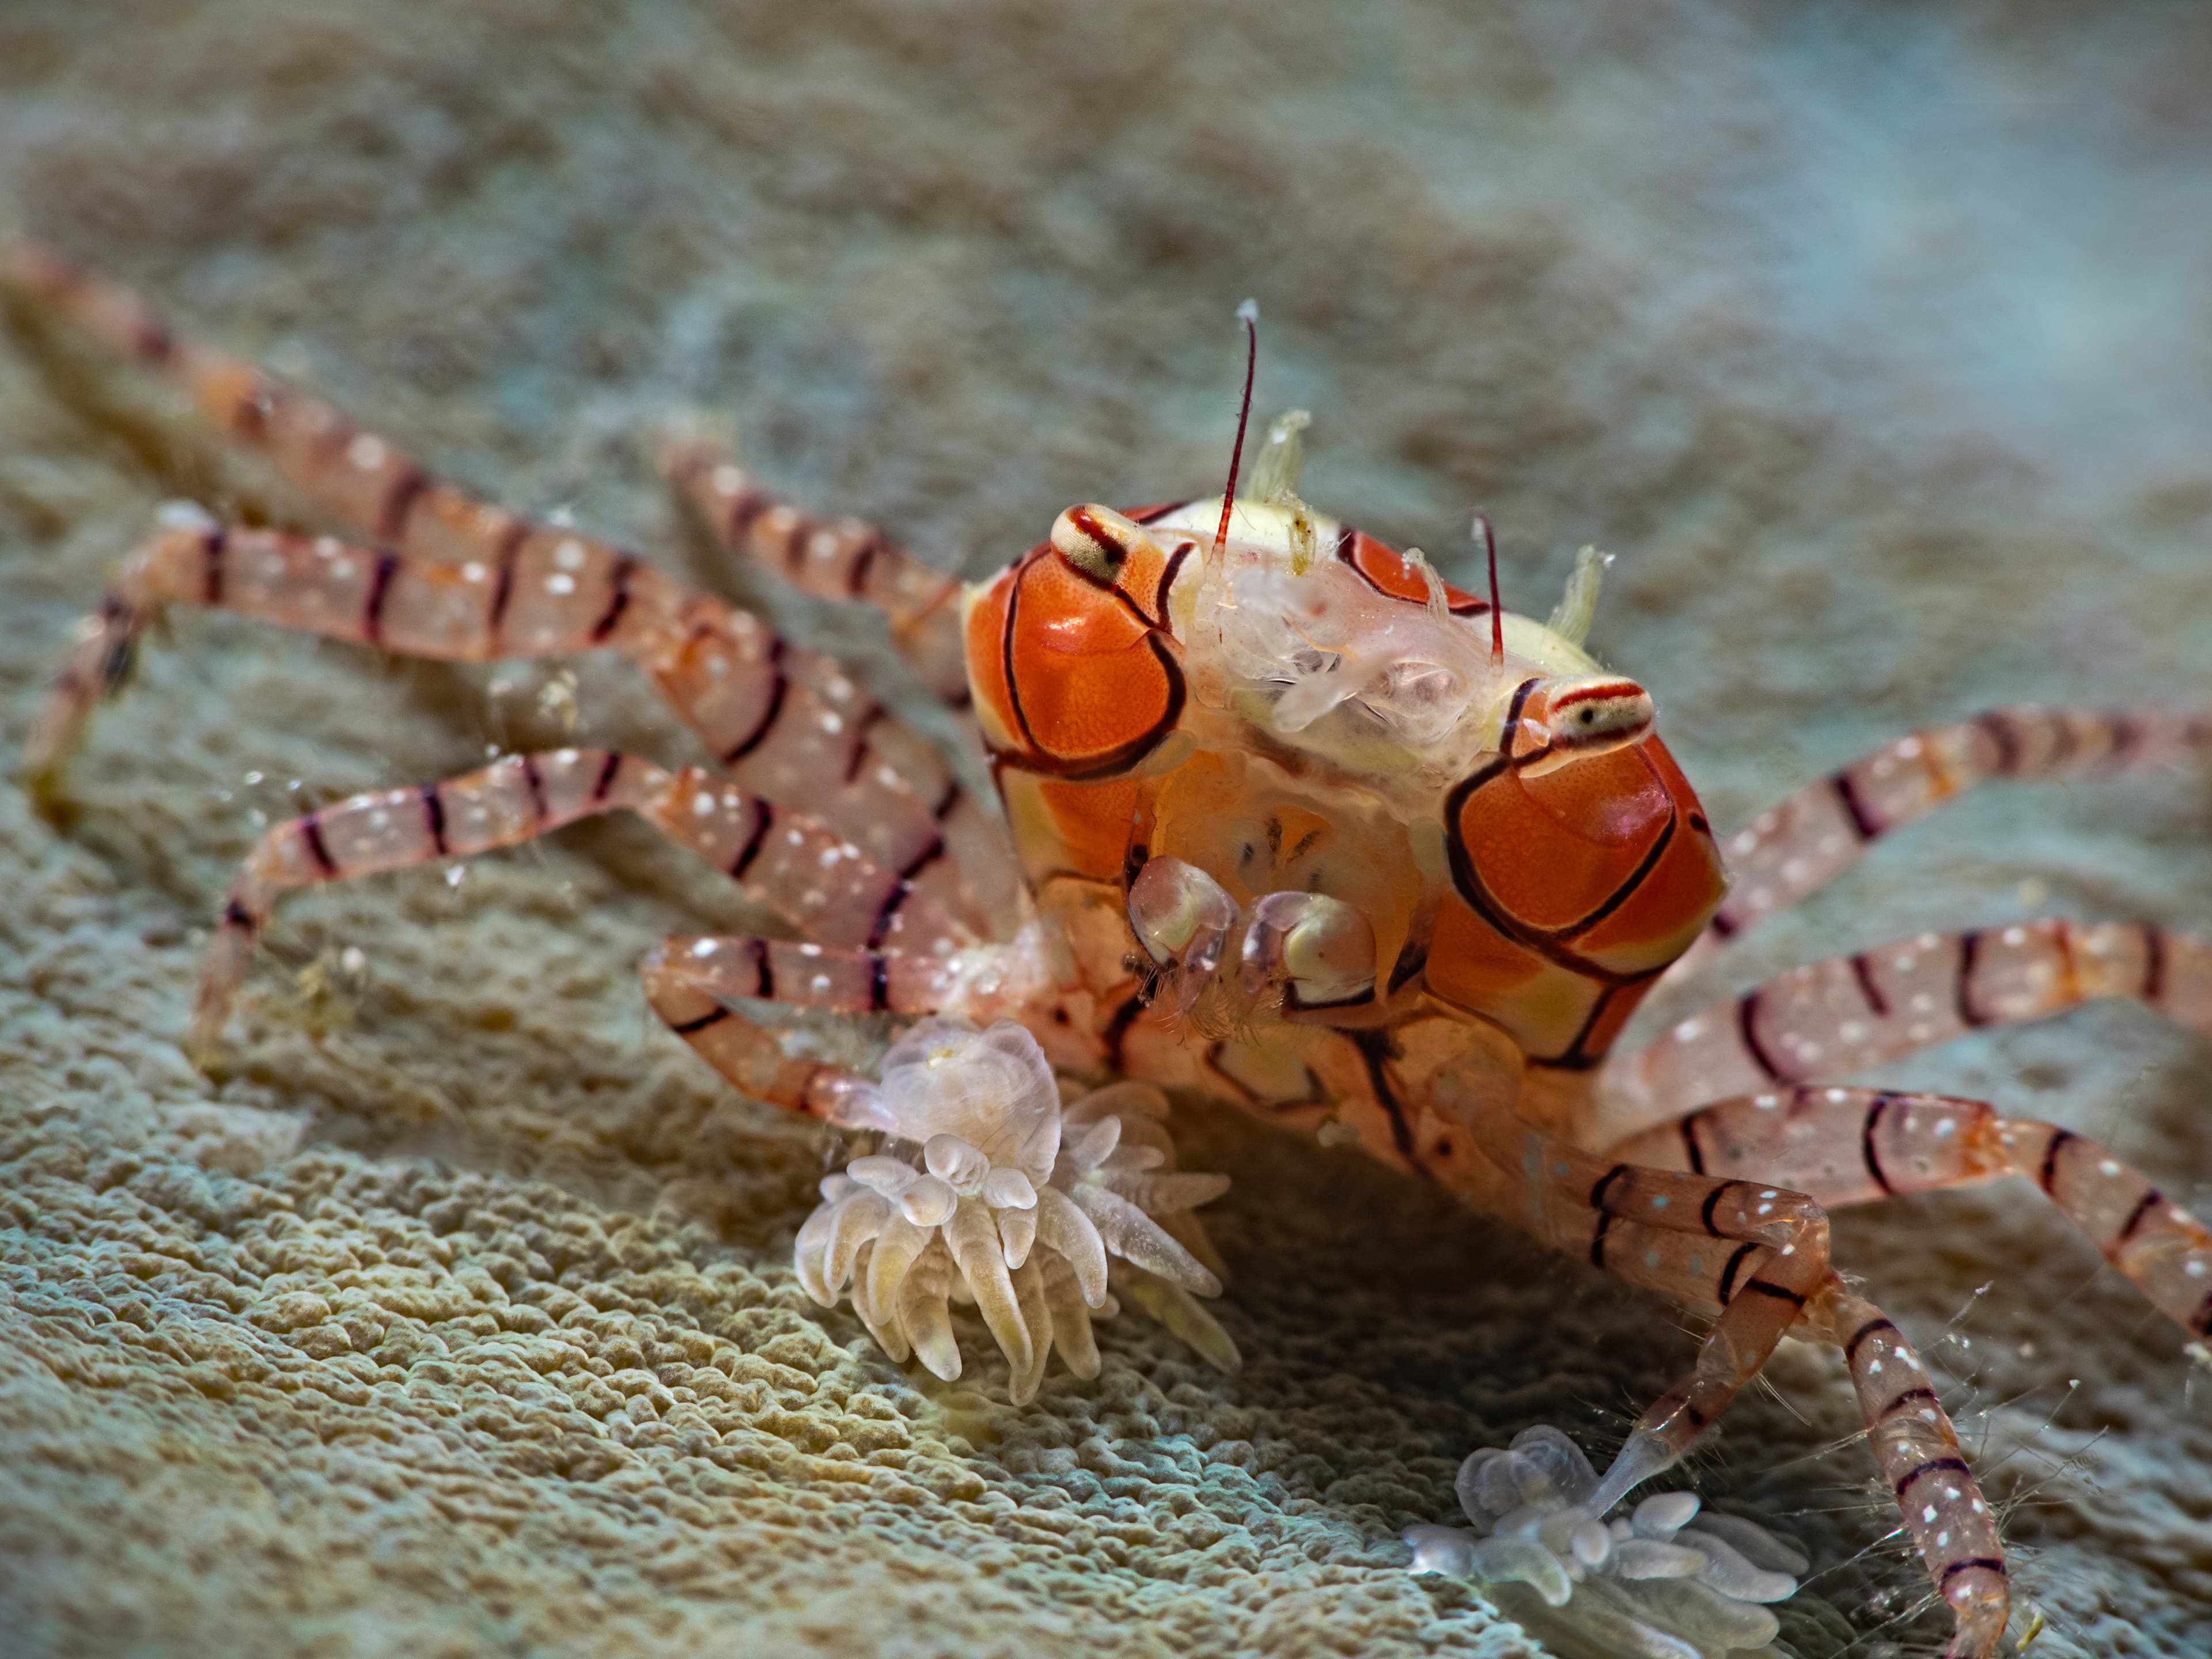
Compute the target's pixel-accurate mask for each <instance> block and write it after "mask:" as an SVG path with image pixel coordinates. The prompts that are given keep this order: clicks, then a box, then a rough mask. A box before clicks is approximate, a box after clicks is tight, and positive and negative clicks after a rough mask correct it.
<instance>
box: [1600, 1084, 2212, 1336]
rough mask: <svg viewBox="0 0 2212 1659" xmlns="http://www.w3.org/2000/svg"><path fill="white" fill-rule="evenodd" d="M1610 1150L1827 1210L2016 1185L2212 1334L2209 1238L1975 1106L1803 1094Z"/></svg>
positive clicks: (2154, 1201) (1721, 1110) (2053, 1136)
mask: <svg viewBox="0 0 2212 1659" xmlns="http://www.w3.org/2000/svg"><path fill="white" fill-rule="evenodd" d="M1613 1152H1614V1154H1615V1155H1616V1156H1618V1157H1620V1158H1633V1159H1636V1160H1637V1161H1638V1162H1639V1163H1644V1164H1652V1165H1654V1166H1656V1167H1658V1168H1661V1169H1675V1170H1692V1171H1697V1172H1700V1173H1702V1174H1705V1175H1707V1176H1741V1177H1743V1178H1747V1179H1759V1180H1764V1181H1770V1182H1778V1183H1786V1184H1788V1185H1789V1186H1790V1187H1793V1188H1799V1189H1801V1190H1802V1191H1804V1192H1807V1193H1809V1194H1812V1195H1813V1196H1814V1198H1816V1199H1818V1200H1820V1203H1821V1204H1823V1205H1825V1206H1827V1207H1829V1208H1831V1209H1835V1208H1840V1207H1841V1206H1844V1205H1847V1204H1866V1203H1871V1202H1873V1201H1874V1200H1877V1199H1883V1198H1888V1197H1892V1196H1893V1195H1894V1194H1899V1193H1917V1192H1929V1191H1933V1190H1935V1189H1937V1188H1944V1187H1958V1186H1964V1185H1966V1184H1967V1183H1969V1182H1978V1181H1987V1180H1990V1179H1993V1178H1995V1177H1996V1176H2024V1177H2025V1178H2027V1180H2030V1181H2033V1182H2034V1183H2035V1184H2036V1185H2037V1186H2038V1187H2040V1188H2042V1189H2043V1191H2044V1193H2045V1195H2047V1196H2048V1197H2049V1198H2050V1200H2051V1202H2052V1203H2053V1204H2055V1205H2056V1206H2057V1207H2058V1209H2059V1212H2061V1213H2062V1214H2063V1215H2064V1216H2065V1217H2066V1218H2067V1219H2068V1220H2069V1221H2071V1222H2072V1223H2073V1224H2074V1225H2075V1226H2076V1227H2078V1228H2079V1229H2081V1232H2082V1233H2083V1234H2084V1235H2085V1236H2086V1237H2087V1238H2088V1240H2089V1242H2090V1243H2093V1244H2094V1245H2095V1246H2096V1247H2097V1248H2098V1249H2100V1251H2102V1252H2103V1253H2104V1256H2105V1259H2106V1261H2110V1262H2111V1263H2112V1265H2113V1266H2114V1267H2117V1268H2118V1269H2119V1270H2120V1271H2121V1272H2122V1273H2125V1274H2126V1275H2127V1276H2128V1278H2129V1279H2131V1280H2132V1281H2134V1283H2135V1285H2136V1287H2137V1288H2138V1289H2140V1290H2141V1291H2142V1293H2143V1294H2144V1295H2145V1296H2147V1297H2149V1298H2150V1299H2151V1301H2152V1302H2154V1303H2155V1304H2157V1306H2158V1308H2159V1310H2160V1311H2161V1312H2163V1313H2164V1314H2166V1316H2168V1317H2169V1318H2171V1319H2172V1320H2173V1321H2174V1322H2176V1323H2177V1324H2179V1325H2180V1326H2181V1327H2182V1328H2183V1329H2185V1330H2186V1331H2187V1332H2189V1333H2190V1334H2191V1335H2192V1336H2199V1337H2201V1336H2203V1335H2205V1334H2208V1333H2212V1232H2208V1231H2206V1230H2205V1228H2204V1226H2203V1224H2202V1223H2200V1222H2198V1221H2197V1218H2195V1217H2193V1216H2191V1214H2189V1212H2187V1211H2185V1210H2184V1209H2182V1208H2181V1207H2180V1206H2179V1205H2176V1204H2172V1203H2170V1202H2168V1201H2167V1200H2166V1197H2165V1195H2164V1194H2161V1193H2160V1191H2159V1190H2158V1188H2156V1187H2154V1186H2153V1185H2152V1184H2151V1183H2150V1182H2148V1181H2147V1180H2145V1179H2144V1178H2143V1176H2142V1175H2140V1174H2139V1173H2137V1172H2136V1170H2133V1169H2131V1168H2130V1167H2129V1166H2128V1165H2127V1164H2124V1163H2122V1162H2121V1161H2120V1160H2119V1159H2118V1158H2114V1157H2112V1155H2111V1154H2110V1153H2109V1152H2106V1151H2105V1150H2104V1148H2102V1147H2101V1146H2098V1145H2097V1144H2096V1143H2095V1142H2093V1141H2092V1140H2089V1139H2086V1138H2085V1137H2083V1136H2081V1135H2078V1134H2075V1133H2074V1132H2073V1131H2072V1130H2070V1129H2062V1128H2059V1127H2057V1125H2056V1124H2051V1123H2044V1122H2040V1121H2037V1120H2035V1119H2033V1118H2012V1117H2006V1116H2004V1115H2002V1114H2001V1113H1999V1112H1998V1110H1997V1109H1996V1108H1995V1107H1994V1106H1990V1105H1989V1104H1987V1103H1984V1102H1982V1101H1978V1100H1960V1099H1956V1098H1954V1097H1951V1096H1948V1095H1923V1094H1905V1093H1900V1092H1898V1091H1891V1090H1882V1089H1846V1088H1837V1087H1831V1086H1826V1085H1799V1086H1797V1087H1795V1088H1789V1089H1783V1090H1778V1091H1773V1092H1771V1093H1766V1094H1760V1095H1753V1096H1748V1097H1743V1098H1741V1099H1736V1100H1727V1101H1722V1102H1720V1103H1717V1104H1716V1105H1711V1106H1706V1107H1704V1108H1701V1109H1699V1110H1698V1111H1695V1112H1692V1113H1691V1114H1690V1115H1688V1116H1686V1117H1685V1118H1683V1119H1681V1120H1680V1121H1679V1122H1675V1123H1670V1124H1665V1125H1662V1126H1661V1127H1657V1128H1654V1129H1649V1130H1646V1131H1645V1132H1644V1133H1642V1134H1640V1135H1638V1136H1636V1137H1635V1138H1634V1139H1631V1140H1628V1141H1626V1142H1625V1143H1623V1144H1622V1145H1620V1146H1617V1147H1615V1148H1614V1149H1613Z"/></svg>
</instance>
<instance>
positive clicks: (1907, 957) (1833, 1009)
mask: <svg viewBox="0 0 2212 1659" xmlns="http://www.w3.org/2000/svg"><path fill="white" fill-rule="evenodd" d="M2104 997H2132V998H2134V999H2135V1000H2137V1001H2139V1002H2141V1003H2142V1004H2143V1005H2144V1006H2147V1007H2148V1008H2151V1009H2154V1010H2155V1011H2156V1012H2159V1013H2161V1014H2164V1015H2165V1016H2166V1018H2168V1019H2171V1020H2172V1021H2173V1022H2174V1023H2175V1024H2178V1025H2181V1026H2185V1027H2186V1028H2188V1029H2190V1030H2197V1031H2206V1032H2212V943H2208V942H2207V941H2206V940H2203V939H2197V938H2196V937H2194V936H2193V935H2191V934H2188V933H2174V932H2172V931H2170V930H2168V929H2166V928H2162V927H2157V926H2156V925H2154V924H2152V923H2148V922H2096V923H2090V922H2077V921H2061V920H2056V919H2053V920H2046V921H2033V922H2022V923H2020V924H2017V925H2015V926H2013V927H1990V928H1984V929H1982V930H1979V931H1978V932H1974V933H1948V934H1939V933H1923V934H1921V935H1920V936H1919V937H1917V938H1916V939H1899V940H1897V941H1895V942H1893V943H1892V944H1888V945H1877V946H1875V948H1873V949H1871V950H1867V951H1859V952H1857V954H1856V955H1853V956H1848V957H1831V958H1829V959H1828V960H1827V961H1825V962H1816V963H1811V964H1809V965H1808V966H1806V967H1803V968H1799V969H1793V970H1792V971H1791V972H1790V973H1787V974H1784V975H1782V976H1781V977H1780V978H1778V979H1775V980H1771V981H1768V982H1767V983H1766V984H1765V985H1762V986H1760V987H1758V988H1757V989H1755V990H1753V991H1748V992H1747V993H1745V994H1743V995H1742V996H1740V997H1737V998H1735V999H1734V1000H1731V1001H1728V1002H1722V1003H1716V1004H1714V1005H1713V1006H1711V1007H1709V1008H1705V1009H1703V1010H1701V1011H1700V1012H1698V1013H1696V1014H1693V1015H1692V1016H1691V1017H1690V1018H1687V1019H1685V1020H1683V1021H1681V1022H1680V1024H1677V1025H1676V1026H1675V1027H1674V1030H1671V1031H1669V1032H1668V1033H1667V1035H1665V1036H1662V1037H1660V1038H1658V1039H1657V1040H1656V1042H1651V1043H1650V1044H1648V1045H1646V1046H1645V1047H1644V1048H1640V1049H1638V1050H1637V1051H1636V1052H1635V1053H1633V1054H1622V1055H1620V1056H1617V1057H1616V1058H1615V1059H1613V1060H1612V1061H1610V1062H1609V1063H1608V1064H1607V1068H1606V1072H1605V1075H1604V1081H1603V1083H1602V1085H1601V1091H1600V1099H1601V1108H1600V1111H1601V1117H1600V1119H1599V1121H1597V1122H1596V1123H1595V1125H1594V1126H1593V1133H1591V1135H1590V1137H1589V1139H1592V1140H1595V1142H1597V1143H1598V1144H1601V1145H1611V1144H1612V1143H1613V1142H1614V1141H1616V1140H1619V1139H1620V1138H1621V1137H1622V1136H1623V1135H1625V1134H1627V1133H1633V1132H1634V1131H1636V1130H1637V1129H1638V1128H1640V1127H1642V1126H1643V1125H1644V1124H1645V1123H1648V1122H1650V1121H1653V1120H1654V1119H1655V1118H1662V1117H1667V1116H1671V1115H1673V1109H1674V1103H1680V1102H1684V1101H1692V1100H1718V1099H1722V1098H1724V1097H1728V1096H1730V1095H1736V1094H1747V1093H1752V1092H1755V1091H1759V1090H1765V1089H1772V1088H1774V1087H1776V1086H1778V1085H1788V1084H1793V1083H1798V1082H1802V1081H1807V1080H1809V1079H1815V1078H1820V1077H1840V1076H1845V1075H1848V1074H1849V1073H1853V1072H1858V1071H1863V1070H1865V1069H1866V1068H1867V1067H1869V1066H1876V1065H1880V1064H1881V1063H1883V1062H1884V1061H1887V1060H1895V1059H1898V1058H1899V1057H1900V1056H1902V1055H1905V1054H1911V1053H1913V1052H1915V1051H1916V1050H1917V1049H1921V1048H1929V1047H1930V1046H1932V1045H1934V1044H1936V1043H1939V1042H1948V1041H1949V1040H1950V1039H1951V1038H1953V1037H1955V1036H1963V1035H1964V1034H1965V1033H1966V1032H1968V1031H1971V1030H1979V1029H1981V1028H1982V1027H1984V1026H1989V1025H2003V1024H2015V1023H2017V1022H2020V1021H2023V1020H2033V1019H2042V1018H2046V1017H2047V1016H2049V1015H2051V1014H2055V1013H2057V1012H2061V1011H2062V1010H2064V1009H2067V1008H2071V1007H2073V1006H2075V1004H2077V1003H2082V1002H2090V1001H2094V1000H2098V999H2100V998H2104Z"/></svg>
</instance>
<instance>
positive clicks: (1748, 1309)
mask: <svg viewBox="0 0 2212 1659" xmlns="http://www.w3.org/2000/svg"><path fill="white" fill-rule="evenodd" d="M1476 1124H1477V1133H1478V1135H1479V1137H1480V1146H1481V1150H1482V1152H1483V1155H1484V1156H1485V1157H1486V1158H1488V1159H1489V1160H1490V1161H1491V1162H1492V1164H1496V1165H1497V1166H1498V1168H1499V1169H1500V1170H1504V1171H1506V1172H1508V1173H1516V1172H1517V1174H1518V1175H1519V1177H1520V1184H1521V1190H1522V1197H1523V1200H1524V1201H1525V1204H1526V1206H1527V1208H1526V1212H1525V1216H1524V1217H1523V1218H1521V1219H1522V1222H1523V1225H1526V1226H1527V1228H1528V1231H1529V1232H1531V1233H1532V1234H1534V1236H1535V1237H1537V1238H1540V1239H1541V1240H1543V1241H1545V1242H1546V1243H1550V1244H1552V1245H1553V1246H1554V1247H1556V1248H1558V1249H1562V1250H1565V1251H1567V1252H1569V1253H1571V1254H1573V1255H1586V1256H1587V1257H1588V1258H1589V1261H1590V1263H1591V1264H1592V1265H1593V1266H1595V1267H1605V1268H1607V1269H1609V1270H1611V1271H1613V1272H1615V1273H1621V1274H1622V1275H1623V1276H1625V1277H1627V1278H1630V1279H1637V1280H1638V1282H1640V1283H1650V1282H1652V1280H1651V1279H1650V1266H1649V1264H1650V1263H1651V1262H1652V1261H1657V1262H1659V1263H1661V1264H1662V1265H1669V1266H1673V1267H1678V1268H1679V1270H1680V1274H1681V1275H1683V1276H1685V1277H1686V1278H1688V1279H1695V1280H1696V1282H1697V1288H1698V1290H1699V1291H1700V1292H1702V1294H1703V1296H1704V1297H1705V1299H1706V1300H1709V1301H1715V1302H1717V1303H1718V1304H1720V1310H1721V1311H1720V1316H1719V1318H1717V1320H1715V1321H1714V1322H1713V1326H1712V1328H1711V1330H1710V1331H1708V1332H1707V1333H1706V1334H1705V1342H1704V1344H1703V1346H1701V1347H1700V1348H1699V1351H1698V1360H1697V1364H1696V1367H1695V1368H1694V1369H1693V1370H1692V1371H1691V1373H1690V1375H1689V1376H1686V1377H1684V1378H1683V1379H1682V1380H1681V1381H1680V1382H1679V1383H1676V1384H1675V1385H1674V1387H1673V1388H1671V1389H1668V1391H1667V1392H1666V1393H1665V1394H1664V1395H1662V1396H1660V1398H1659V1400H1658V1401H1657V1402H1656V1403H1655V1404H1654V1405H1653V1406H1652V1407H1650V1410H1648V1411H1646V1412H1645V1413H1644V1415H1643V1417H1642V1418H1641V1419H1638V1422H1637V1425H1636V1426H1635V1428H1634V1429H1633V1430H1632V1431H1630V1433H1629V1437H1628V1443H1627V1444H1626V1445H1625V1446H1624V1447H1622V1448H1621V1450H1620V1455H1619V1456H1618V1457H1617V1458H1615V1459H1614V1460H1613V1467H1612V1468H1609V1469H1607V1471H1606V1474H1605V1478H1604V1479H1603V1480H1601V1482H1600V1483H1599V1486H1598V1491H1597V1494H1596V1496H1595V1497H1594V1498H1592V1499H1591V1502H1590V1508H1591V1512H1592V1513H1593V1514H1599V1515H1602V1514H1604V1513H1605V1512H1606V1511H1607V1510H1610V1509H1612V1507H1613V1505H1614V1504H1618V1503H1619V1502H1620V1500H1621V1499H1622V1498H1624V1497H1626V1495H1627V1494H1628V1493H1629V1492H1631V1491H1632V1490H1633V1489H1634V1488H1635V1487H1637V1486H1640V1485H1642V1484H1643V1483H1644V1481H1646V1480H1650V1478H1651V1477H1652V1476H1653V1475H1656V1474H1660V1473H1662V1471H1664V1470H1665V1469H1667V1468H1670V1467H1671V1466H1672V1465H1673V1464H1674V1462H1676V1461H1677V1460H1678V1459H1680V1456H1681V1455H1682V1454H1683V1453H1684V1452H1685V1451H1686V1450H1687V1449H1688V1448H1689V1446H1690V1444H1691V1443H1692V1441H1694V1440H1696V1439H1697V1437H1699V1434H1701V1433H1703V1432H1704V1431H1705V1428H1706V1426H1707V1425H1709V1424H1711V1422H1712V1421H1713V1419H1715V1418H1717V1417H1718V1416H1719V1415H1720V1413H1721V1412H1722V1411H1723V1409H1725V1408H1726V1407H1727V1405H1728V1403H1729V1401H1730V1400H1732V1399H1734V1398H1735V1394H1736V1391H1737V1390H1738V1389H1741V1388H1742V1387H1743V1385H1744V1384H1745V1383H1748V1382H1750V1381H1751V1379H1752V1378H1753V1377H1754V1376H1757V1375H1758V1374H1759V1368H1760V1367H1761V1366H1763V1365H1764V1364H1765V1363H1766V1359H1767V1356H1768V1355H1769V1354H1771V1352H1773V1351H1774V1345H1775V1344H1776V1343H1777V1342H1778V1341H1779V1340H1781V1338H1782V1334H1783V1333H1784V1332H1785V1331H1787V1330H1788V1329H1789V1328H1790V1326H1791V1325H1792V1324H1793V1323H1795V1322H1796V1319H1797V1317H1798V1316H1799V1314H1800V1313H1801V1312H1802V1310H1803V1309H1804V1307H1805V1304H1806V1301H1807V1298H1808V1297H1810V1296H1811V1295H1812V1294H1813V1292H1814V1291H1815V1290H1816V1289H1817V1288H1818V1287H1819V1286H1820V1283H1821V1281H1822V1280H1823V1279H1825V1278H1826V1274H1827V1271H1828V1218H1827V1217H1826V1214H1825V1213H1824V1212H1822V1210H1821V1208H1820V1206H1819V1205H1818V1204H1816V1203H1815V1202H1814V1200H1811V1199H1809V1198H1807V1197H1806V1196H1804V1195H1803V1194H1800V1193H1796V1192H1791V1191H1789V1190H1787V1189H1785V1188H1783V1187H1781V1186H1780V1185H1778V1184H1768V1182H1767V1179H1766V1177H1765V1176H1760V1177H1758V1178H1756V1179H1753V1180H1744V1181H1737V1180H1715V1179H1712V1178H1711V1177H1710V1176H1698V1175H1680V1174H1669V1173H1666V1172H1664V1171H1662V1170H1656V1169H1651V1168H1648V1167H1644V1166H1640V1165H1638V1164H1632V1163H1626V1162H1624V1161H1622V1160H1620V1159H1619V1158H1610V1157H1600V1156H1595V1155H1593V1154H1591V1153H1588V1152H1579V1151H1577V1150H1576V1149H1575V1148H1573V1147H1571V1146H1568V1145H1567V1144H1566V1143H1565V1142H1564V1141H1560V1140H1555V1139H1552V1138H1551V1137H1549V1136H1547V1135H1545V1134H1543V1133H1540V1132H1539V1131H1537V1130H1535V1129H1533V1128H1530V1127H1528V1126H1527V1125H1525V1124H1521V1123H1516V1122H1507V1121H1497V1120H1496V1118H1495V1116H1494V1115H1484V1116H1483V1117H1480V1118H1478V1119H1477V1120H1476ZM1509 1219H1512V1218H1510V1217H1509ZM1663 1288H1667V1289H1669V1290H1674V1291H1678V1292H1679V1291H1680V1286H1679V1285H1674V1283H1672V1282H1671V1281H1670V1282H1669V1283H1668V1284H1667V1285H1665V1286H1663ZM1716 1291H1717V1294H1716Z"/></svg>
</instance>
